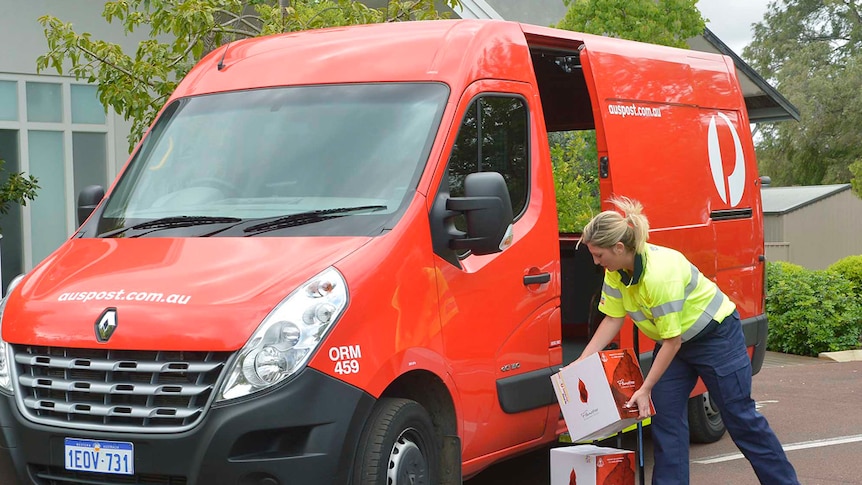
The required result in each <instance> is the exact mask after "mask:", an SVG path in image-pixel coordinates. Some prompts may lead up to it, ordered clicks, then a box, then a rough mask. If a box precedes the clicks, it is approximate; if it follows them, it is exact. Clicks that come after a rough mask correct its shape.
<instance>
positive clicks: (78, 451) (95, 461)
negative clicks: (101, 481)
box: [64, 438, 135, 475]
mask: <svg viewBox="0 0 862 485" xmlns="http://www.w3.org/2000/svg"><path fill="white" fill-rule="evenodd" d="M64 456H65V457H66V458H65V459H66V470H75V471H81V472H94V473H116V474H118V475H133V474H134V473H135V447H134V445H132V443H127V442H124V441H98V440H85V439H78V438H66V441H65V453H64Z"/></svg>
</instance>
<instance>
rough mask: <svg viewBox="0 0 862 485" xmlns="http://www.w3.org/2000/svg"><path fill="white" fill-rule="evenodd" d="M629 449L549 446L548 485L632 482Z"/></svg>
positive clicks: (632, 459)
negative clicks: (549, 469)
mask: <svg viewBox="0 0 862 485" xmlns="http://www.w3.org/2000/svg"><path fill="white" fill-rule="evenodd" d="M634 484H635V454H634V452H633V451H628V450H618V449H616V448H604V447H599V446H593V445H578V446H565V447H562V448H553V449H551V485H634Z"/></svg>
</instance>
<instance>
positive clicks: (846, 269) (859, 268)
mask: <svg viewBox="0 0 862 485" xmlns="http://www.w3.org/2000/svg"><path fill="white" fill-rule="evenodd" d="M826 270H827V271H833V272H835V273H838V274H840V275H841V276H843V277H845V278H847V279H848V280H850V282H851V283H853V286H854V288H855V290H856V296H857V297H858V296H862V255H856V256H847V257H846V258H842V259H839V260H838V261H836V262H834V263H832V265H831V266H829V267H828V268H826Z"/></svg>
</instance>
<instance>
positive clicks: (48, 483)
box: [30, 465, 186, 485]
mask: <svg viewBox="0 0 862 485" xmlns="http://www.w3.org/2000/svg"><path fill="white" fill-rule="evenodd" d="M30 476H32V477H34V478H35V479H36V480H37V481H36V483H38V484H39V485H76V484H81V483H87V484H91V485H186V477H175V476H169V475H129V476H125V475H108V474H104V473H86V472H75V471H69V470H64V469H63V468H60V467H53V466H43V465H30Z"/></svg>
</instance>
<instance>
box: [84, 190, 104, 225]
mask: <svg viewBox="0 0 862 485" xmlns="http://www.w3.org/2000/svg"><path fill="white" fill-rule="evenodd" d="M103 197H105V189H104V187H102V186H101V185H88V186H86V187H84V188H83V189H81V191H80V192H78V226H80V225H81V224H83V223H84V221H86V220H87V218H88V217H90V214H92V213H93V211H94V210H95V209H96V207H97V206H98V205H99V202H101V201H102V198H103Z"/></svg>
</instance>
